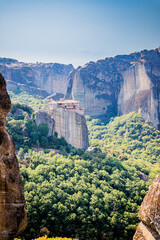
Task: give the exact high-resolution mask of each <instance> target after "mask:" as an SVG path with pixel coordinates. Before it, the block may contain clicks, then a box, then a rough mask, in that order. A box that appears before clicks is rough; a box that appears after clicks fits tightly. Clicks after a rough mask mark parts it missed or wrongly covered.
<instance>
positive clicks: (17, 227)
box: [0, 74, 27, 240]
mask: <svg viewBox="0 0 160 240" xmlns="http://www.w3.org/2000/svg"><path fill="white" fill-rule="evenodd" d="M10 108H11V102H10V98H9V96H8V94H7V91H6V83H5V80H4V78H3V76H2V75H1V74H0V239H1V240H13V239H14V237H15V236H17V235H19V234H20V233H21V232H23V231H24V229H25V228H26V225H27V216H26V211H25V199H24V194H23V183H22V179H21V177H20V173H19V167H18V161H17V158H16V155H15V148H14V144H13V141H12V139H11V137H10V136H9V134H8V133H7V131H6V129H5V125H6V115H7V113H8V112H9V111H10Z"/></svg>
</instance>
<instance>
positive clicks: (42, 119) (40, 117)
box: [35, 111, 55, 136]
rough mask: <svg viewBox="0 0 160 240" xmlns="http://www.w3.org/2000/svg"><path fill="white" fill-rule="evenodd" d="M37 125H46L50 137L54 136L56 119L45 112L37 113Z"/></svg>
mask: <svg viewBox="0 0 160 240" xmlns="http://www.w3.org/2000/svg"><path fill="white" fill-rule="evenodd" d="M35 121H36V125H37V126H38V125H39V124H40V123H45V124H47V125H48V128H49V133H48V135H49V136H52V135H53V134H54V127H55V121H54V119H53V118H52V117H51V116H50V115H49V114H48V113H47V112H44V111H38V112H37V113H36V119H35Z"/></svg>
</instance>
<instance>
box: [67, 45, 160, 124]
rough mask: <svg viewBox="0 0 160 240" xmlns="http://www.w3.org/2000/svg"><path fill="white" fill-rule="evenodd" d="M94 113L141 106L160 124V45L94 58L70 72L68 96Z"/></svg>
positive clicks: (151, 119) (119, 112) (129, 109)
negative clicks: (130, 52)
mask: <svg viewBox="0 0 160 240" xmlns="http://www.w3.org/2000/svg"><path fill="white" fill-rule="evenodd" d="M71 97H72V99H74V100H80V102H81V106H82V107H83V108H84V109H85V113H86V114H88V115H91V116H100V115H108V114H111V113H112V114H114V115H117V114H125V113H129V112H131V111H138V110H139V109H141V114H142V116H143V117H144V118H145V119H146V120H149V121H151V122H152V123H153V125H154V126H155V127H156V128H160V125H159V124H160V104H159V103H160V48H157V49H155V50H150V51H147V50H144V51H141V52H139V53H133V54H130V55H122V56H116V57H114V58H106V59H104V60H99V61H97V62H90V63H88V64H86V65H84V66H83V67H79V68H78V69H77V70H75V71H73V72H72V74H70V81H69V85H68V89H67V94H66V99H69V98H70V99H71Z"/></svg>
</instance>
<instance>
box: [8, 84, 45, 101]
mask: <svg viewBox="0 0 160 240" xmlns="http://www.w3.org/2000/svg"><path fill="white" fill-rule="evenodd" d="M6 82H7V90H8V91H20V90H22V91H26V92H28V93H30V94H31V95H40V96H42V97H47V96H48V95H49V94H48V93H47V92H46V90H44V89H42V88H37V87H30V86H28V85H26V84H21V83H16V82H13V81H10V80H7V81H6Z"/></svg>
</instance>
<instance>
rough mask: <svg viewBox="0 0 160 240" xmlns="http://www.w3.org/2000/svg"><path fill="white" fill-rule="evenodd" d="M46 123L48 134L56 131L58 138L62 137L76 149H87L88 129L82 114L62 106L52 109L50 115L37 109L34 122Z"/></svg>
mask: <svg viewBox="0 0 160 240" xmlns="http://www.w3.org/2000/svg"><path fill="white" fill-rule="evenodd" d="M40 123H46V124H47V125H48V127H49V135H54V133H55V132H57V133H58V138H61V137H64V138H65V140H66V141H67V143H69V144H71V145H72V146H73V147H75V148H77V149H79V148H80V149H87V148H88V146H89V143H88V129H87V124H86V119H85V117H84V115H82V114H79V113H77V112H75V111H71V110H66V109H63V108H57V109H54V110H53V111H52V112H50V115H49V114H48V113H46V112H43V111H39V112H37V114H36V124H37V126H38V125H39V124H40Z"/></svg>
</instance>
